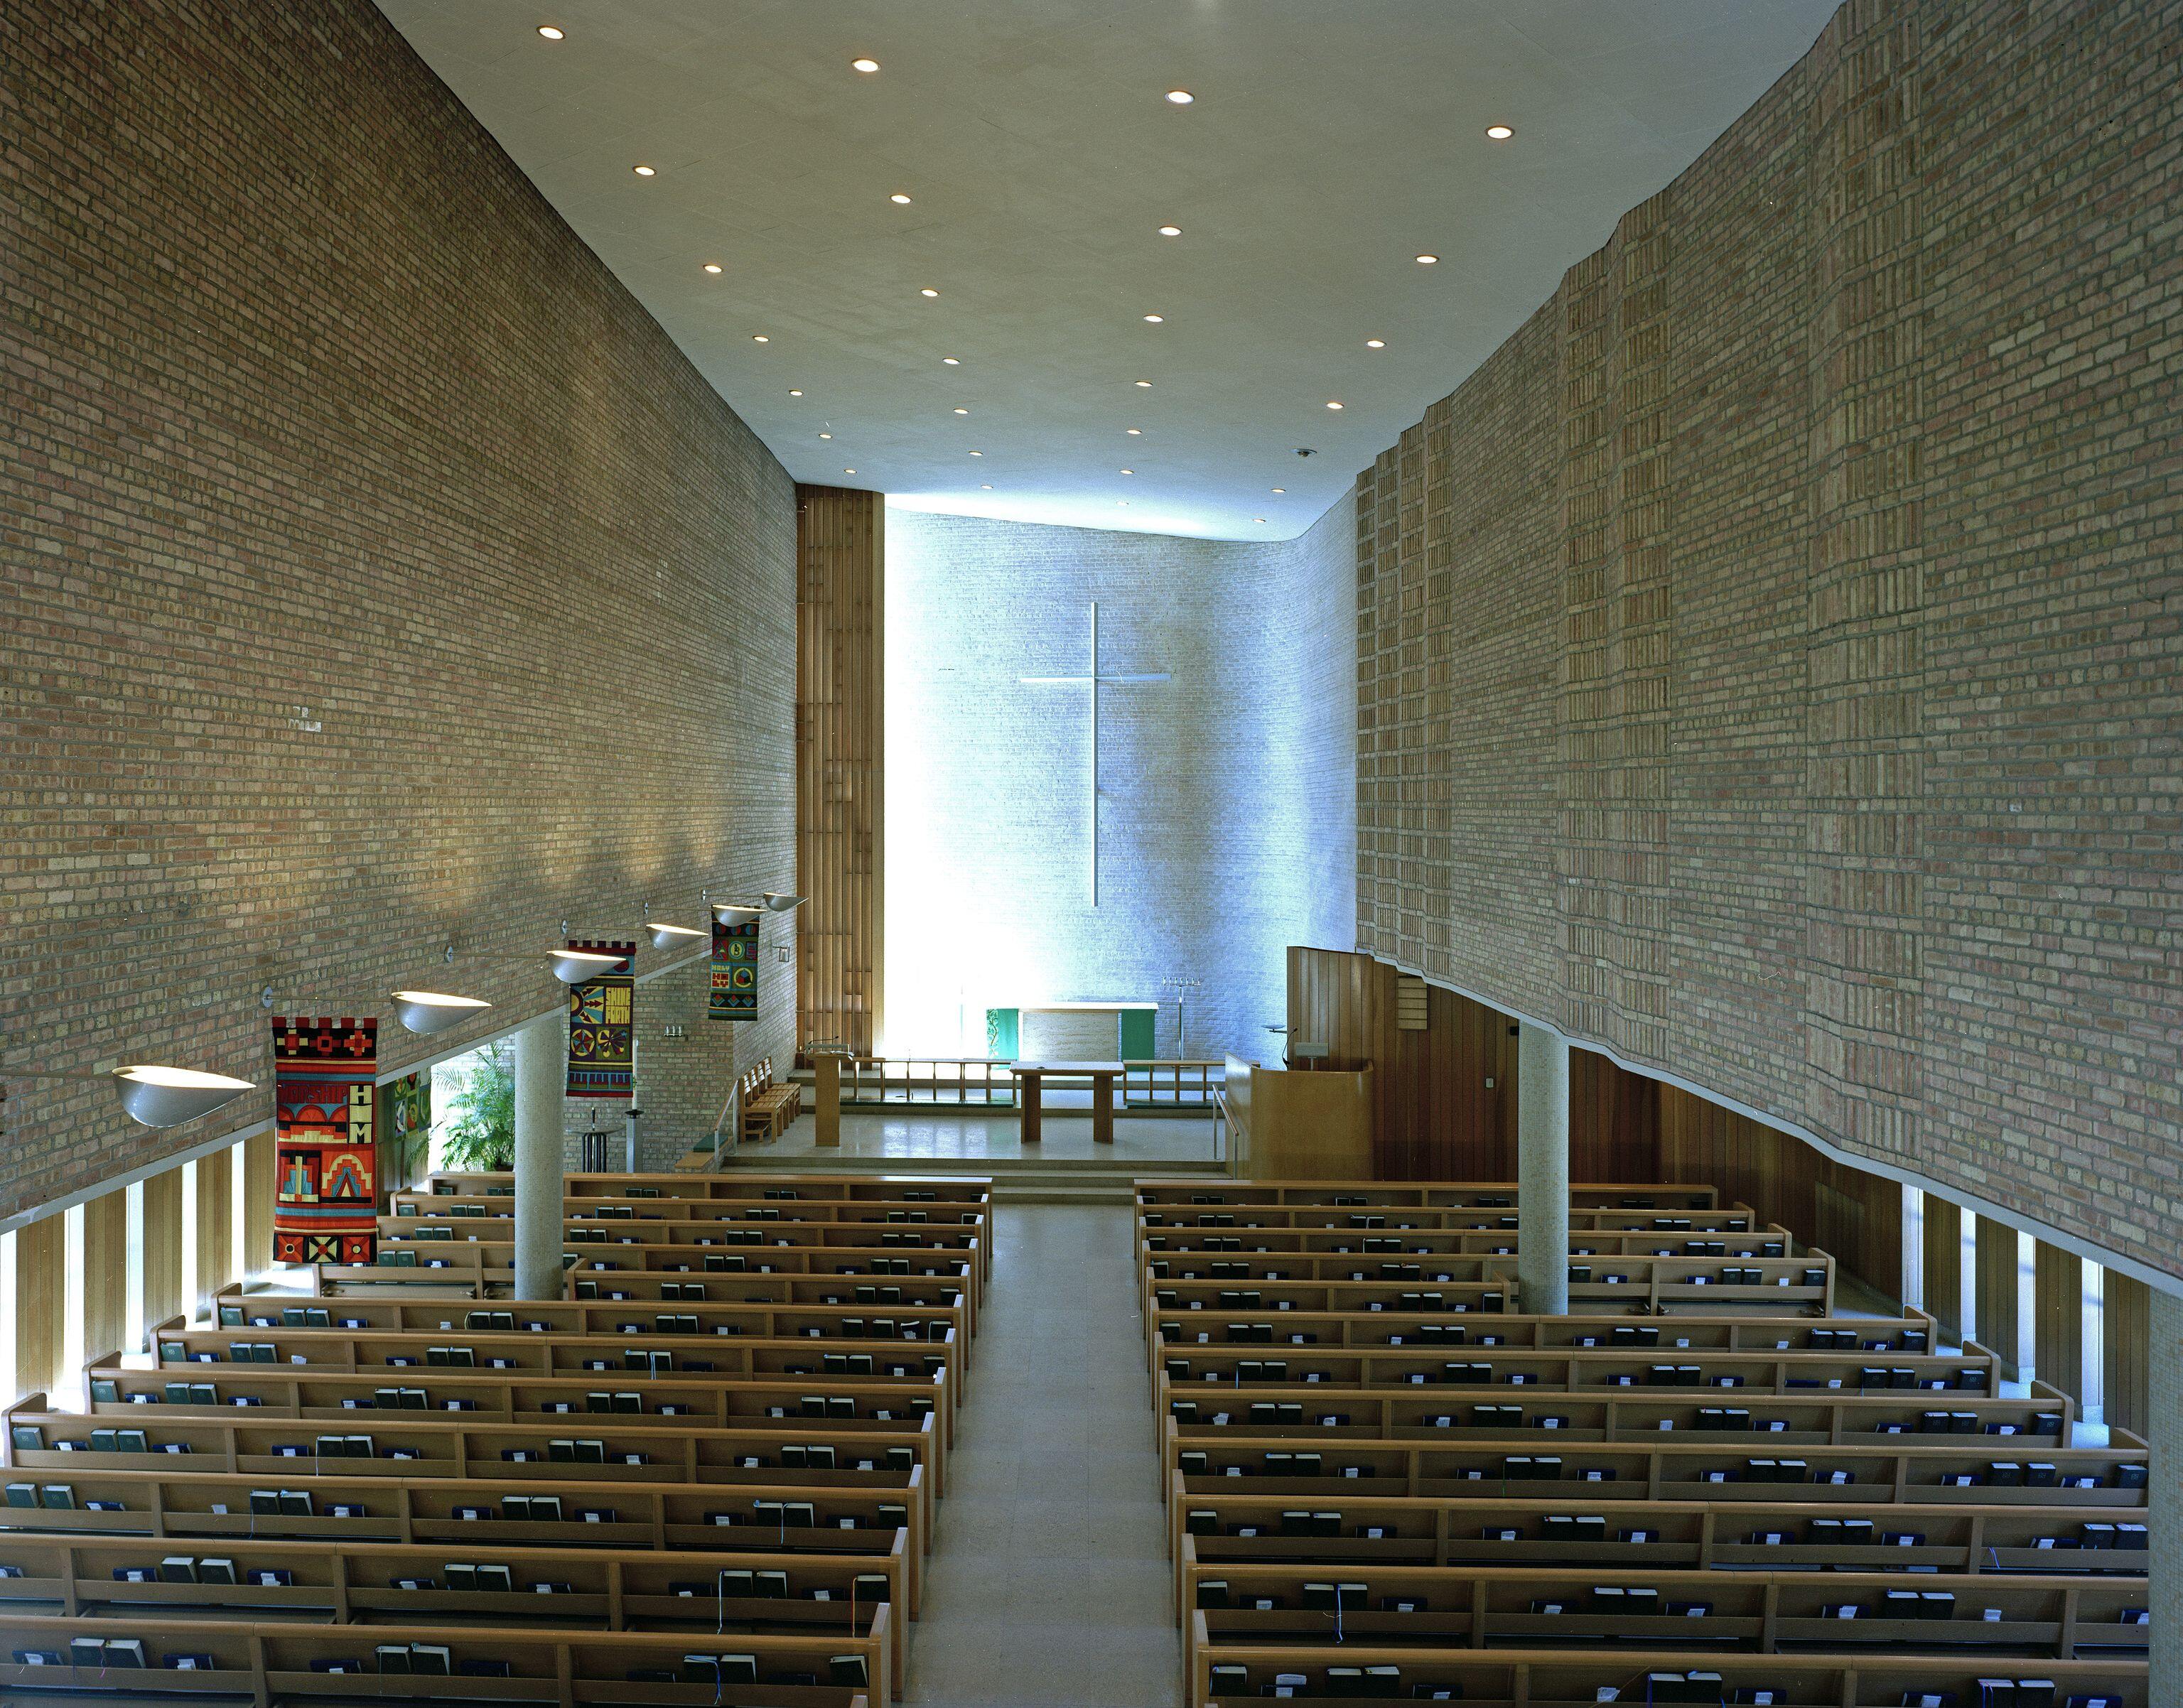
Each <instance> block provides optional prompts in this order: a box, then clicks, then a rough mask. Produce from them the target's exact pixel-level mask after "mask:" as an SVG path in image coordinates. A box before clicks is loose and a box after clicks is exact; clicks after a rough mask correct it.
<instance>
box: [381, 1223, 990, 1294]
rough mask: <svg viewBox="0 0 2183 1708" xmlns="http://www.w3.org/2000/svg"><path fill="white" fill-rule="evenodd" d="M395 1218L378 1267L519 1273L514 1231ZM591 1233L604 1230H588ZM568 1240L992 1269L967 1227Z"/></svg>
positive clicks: (580, 1234) (617, 1253)
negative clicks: (438, 1229)
mask: <svg viewBox="0 0 2183 1708" xmlns="http://www.w3.org/2000/svg"><path fill="white" fill-rule="evenodd" d="M394 1220H395V1218H394V1217H391V1216H389V1217H381V1218H380V1221H381V1223H382V1233H381V1237H380V1242H379V1267H396V1266H414V1267H419V1268H422V1267H429V1266H432V1265H436V1264H445V1266H446V1267H450V1268H466V1269H468V1270H469V1271H472V1272H486V1277H487V1278H491V1279H496V1280H497V1279H499V1278H500V1277H499V1275H498V1274H497V1272H499V1271H503V1270H505V1271H507V1272H508V1273H509V1275H510V1276H512V1275H513V1273H514V1250H515V1244H514V1239H476V1238H472V1237H469V1236H467V1235H465V1234H461V1233H458V1232H456V1231H454V1230H453V1228H449V1229H448V1230H447V1232H446V1233H445V1234H437V1233H428V1232H426V1231H425V1230H426V1229H428V1228H432V1227H433V1225H434V1224H431V1223H409V1224H404V1226H403V1228H401V1229H399V1230H397V1231H395V1232H392V1233H387V1232H386V1231H384V1225H385V1224H386V1223H392V1222H393V1221H394ZM593 1233H597V1234H600V1235H601V1237H600V1238H598V1239H592V1238H590V1237H589V1236H590V1235H591V1234H593ZM563 1243H564V1251H563V1261H564V1267H565V1266H567V1265H570V1264H573V1263H575V1262H584V1261H585V1260H586V1259H588V1260H589V1261H588V1262H587V1263H586V1267H587V1268H591V1269H596V1270H600V1271H612V1270H619V1269H634V1270H663V1271H669V1272H672V1273H699V1272H702V1271H703V1270H704V1269H705V1268H706V1267H707V1260H708V1258H711V1257H714V1256H742V1257H743V1258H744V1259H745V1260H746V1261H747V1262H768V1263H780V1262H785V1261H790V1260H792V1259H794V1258H795V1257H797V1256H818V1257H824V1258H825V1259H828V1260H830V1261H831V1262H847V1263H850V1264H853V1265H856V1266H858V1267H869V1265H870V1263H871V1262H872V1261H873V1260H875V1258H879V1257H890V1258H896V1257H910V1258H912V1259H913V1260H920V1259H921V1261H923V1262H927V1263H930V1264H936V1265H937V1264H944V1263H946V1262H947V1261H948V1260H949V1259H950V1258H951V1257H952V1258H953V1259H954V1260H955V1261H958V1262H963V1263H966V1264H968V1265H969V1267H970V1270H971V1273H973V1274H975V1276H976V1277H977V1278H978V1285H979V1287H980V1289H981V1290H982V1289H983V1288H984V1286H985V1284H986V1280H987V1279H988V1278H989V1276H990V1271H991V1264H990V1260H989V1259H988V1258H987V1256H986V1255H985V1254H986V1241H984V1240H982V1239H980V1238H979V1237H978V1236H977V1235H976V1234H975V1233H972V1232H970V1231H969V1230H968V1229H954V1228H894V1227H881V1228H864V1227H856V1228H835V1227H826V1226H813V1225H808V1224H804V1225H792V1224H788V1223H777V1224H770V1225H769V1224H760V1223H749V1224H718V1225H717V1226H716V1228H715V1231H714V1232H712V1233H710V1234H698V1235H696V1236H695V1237H693V1238H692V1239H690V1240H689V1241H687V1242H686V1243H680V1244H678V1243H670V1242H669V1241H668V1240H666V1239H658V1238H653V1237H647V1235H646V1234H644V1233H643V1232H642V1230H629V1229H625V1228H618V1229H617V1230H616V1231H615V1232H614V1233H612V1234H608V1233H607V1232H606V1230H605V1229H603V1228H585V1227H580V1228H577V1229H576V1230H575V1232H573V1233H572V1234H570V1235H569V1237H567V1238H566V1239H564V1242H563Z"/></svg>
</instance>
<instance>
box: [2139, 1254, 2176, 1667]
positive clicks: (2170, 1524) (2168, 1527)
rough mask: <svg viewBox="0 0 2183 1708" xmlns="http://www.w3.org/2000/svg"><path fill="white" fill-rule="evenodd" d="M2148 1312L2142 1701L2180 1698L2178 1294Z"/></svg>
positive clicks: (2156, 1298) (2157, 1296) (2155, 1297)
mask: <svg viewBox="0 0 2183 1708" xmlns="http://www.w3.org/2000/svg"><path fill="white" fill-rule="evenodd" d="M2147 1315H2148V1317H2149V1319H2150V1321H2149V1328H2148V1331H2147V1336H2146V1339H2147V1343H2148V1347H2147V1384H2146V1388H2147V1407H2146V1410H2147V1425H2146V1435H2147V1439H2148V1440H2149V1441H2150V1442H2151V1444H2152V1455H2151V1474H2150V1476H2149V1477H2148V1478H2147V1481H2148V1483H2150V1485H2151V1486H2150V1487H2149V1488H2148V1489H2147V1491H2146V1503H2147V1509H2148V1510H2147V1513H2146V1532H2147V1537H2146V1539H2147V1544H2148V1545H2149V1547H2150V1550H2151V1552H2150V1554H2149V1556H2147V1557H2148V1559H2149V1560H2150V1562H2151V1564H2150V1567H2149V1568H2148V1577H2147V1583H2146V1586H2145V1587H2146V1601H2145V1605H2146V1606H2147V1610H2148V1611H2150V1612H2151V1614H2152V1632H2151V1633H2150V1637H2151V1641H2152V1676H2151V1678H2149V1679H2148V1681H2147V1687H2148V1688H2147V1691H2146V1697H2145V1700H2147V1701H2148V1702H2183V1298H2178V1297H2177V1296H2176V1295H2175V1294H2173V1293H2169V1292H2166V1291H2164V1290H2163V1289H2160V1288H2158V1287H2156V1288H2154V1289H2152V1309H2151V1311H2150V1312H2148V1313H2147Z"/></svg>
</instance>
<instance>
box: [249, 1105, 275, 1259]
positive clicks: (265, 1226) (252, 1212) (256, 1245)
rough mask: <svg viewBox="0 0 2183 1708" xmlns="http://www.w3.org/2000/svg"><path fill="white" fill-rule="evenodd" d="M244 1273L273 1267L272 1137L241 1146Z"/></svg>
mask: <svg viewBox="0 0 2183 1708" xmlns="http://www.w3.org/2000/svg"><path fill="white" fill-rule="evenodd" d="M242 1184H243V1201H242V1273H244V1274H246V1275H255V1274H256V1273H258V1271H260V1270H262V1269H269V1268H271V1267H273V1135H272V1134H270V1133H259V1134H254V1135H253V1136H252V1137H251V1138H248V1139H246V1140H243V1142H242Z"/></svg>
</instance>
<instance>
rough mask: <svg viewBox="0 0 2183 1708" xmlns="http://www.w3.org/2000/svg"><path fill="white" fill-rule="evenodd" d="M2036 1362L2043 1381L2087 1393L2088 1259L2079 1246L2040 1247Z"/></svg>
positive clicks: (2036, 1281) (2036, 1277)
mask: <svg viewBox="0 0 2183 1708" xmlns="http://www.w3.org/2000/svg"><path fill="white" fill-rule="evenodd" d="M2034 1263H2035V1265H2036V1267H2035V1268H2034V1270H2033V1272H2032V1297H2033V1302H2034V1314H2033V1316H2032V1319H2031V1335H2032V1339H2031V1366H2032V1368H2033V1369H2034V1370H2035V1371H2036V1373H2038V1377H2039V1379H2040V1380H2041V1382H2045V1383H2048V1384H2052V1386H2054V1387H2057V1388H2059V1389H2062V1390H2064V1392H2065V1393H2069V1394H2074V1395H2076V1396H2077V1397H2078V1398H2079V1399H2080V1400H2082V1399H2083V1398H2084V1395H2085V1265H2084V1260H2083V1259H2082V1258H2080V1257H2079V1256H2077V1255H2076V1254H2075V1252H2073V1251H2061V1250H2059V1249H2058V1247H2055V1246H2052V1245H2048V1244H2047V1242H2046V1241H2045V1240H2044V1239H2041V1240H2040V1241H2038V1242H2037V1245H2036V1256H2035V1258H2034Z"/></svg>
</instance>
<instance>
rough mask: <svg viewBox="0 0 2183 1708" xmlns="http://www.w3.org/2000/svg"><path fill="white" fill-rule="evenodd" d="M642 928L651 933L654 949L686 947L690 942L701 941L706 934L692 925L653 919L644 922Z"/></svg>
mask: <svg viewBox="0 0 2183 1708" xmlns="http://www.w3.org/2000/svg"><path fill="white" fill-rule="evenodd" d="M644 929H646V930H647V931H649V932H650V933H651V934H652V946H653V948H655V949H686V948H688V947H689V946H690V945H692V943H699V942H703V940H704V939H705V937H706V935H707V934H706V933H705V932H703V931H700V930H698V929H697V928H696V927H694V926H691V925H662V924H660V923H658V921H657V920H653V919H647V920H646V921H645V922H644Z"/></svg>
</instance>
